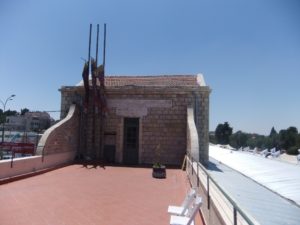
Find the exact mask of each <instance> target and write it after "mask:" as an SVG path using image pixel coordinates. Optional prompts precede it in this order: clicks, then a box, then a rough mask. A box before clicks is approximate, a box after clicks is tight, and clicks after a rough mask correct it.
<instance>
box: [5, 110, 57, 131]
mask: <svg viewBox="0 0 300 225" xmlns="http://www.w3.org/2000/svg"><path fill="white" fill-rule="evenodd" d="M53 123H54V120H53V119H52V118H51V117H50V115H49V113H47V112H39V111H36V112H26V113H25V115H17V116H8V117H7V118H6V124H5V129H7V130H11V131H35V132H41V131H43V130H46V129H48V128H49V127H50V126H51V125H53Z"/></svg>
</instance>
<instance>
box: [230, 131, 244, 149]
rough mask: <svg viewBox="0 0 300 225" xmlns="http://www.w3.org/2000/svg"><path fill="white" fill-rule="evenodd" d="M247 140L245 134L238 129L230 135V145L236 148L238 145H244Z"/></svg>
mask: <svg viewBox="0 0 300 225" xmlns="http://www.w3.org/2000/svg"><path fill="white" fill-rule="evenodd" d="M247 140H248V137H247V134H245V133H243V132H242V131H240V130H239V131H237V132H236V133H234V134H233V135H231V136H230V145H231V146H233V147H235V148H237V149H238V148H240V147H245V146H246V143H247Z"/></svg>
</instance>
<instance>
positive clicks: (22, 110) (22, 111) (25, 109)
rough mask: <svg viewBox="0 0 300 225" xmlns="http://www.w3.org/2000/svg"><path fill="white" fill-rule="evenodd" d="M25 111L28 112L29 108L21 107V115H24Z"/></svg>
mask: <svg viewBox="0 0 300 225" xmlns="http://www.w3.org/2000/svg"><path fill="white" fill-rule="evenodd" d="M27 112H30V111H29V109H27V108H24V109H21V116H24V115H25V113H27Z"/></svg>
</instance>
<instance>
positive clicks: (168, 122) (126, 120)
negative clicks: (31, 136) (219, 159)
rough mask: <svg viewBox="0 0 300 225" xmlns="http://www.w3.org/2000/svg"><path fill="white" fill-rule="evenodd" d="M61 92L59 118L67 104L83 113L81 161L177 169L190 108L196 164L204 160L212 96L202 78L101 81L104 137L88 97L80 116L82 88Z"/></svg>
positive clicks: (177, 76)
mask: <svg viewBox="0 0 300 225" xmlns="http://www.w3.org/2000/svg"><path fill="white" fill-rule="evenodd" d="M60 91H61V118H64V117H65V116H66V115H67V112H68V110H69V108H70V105H71V104H74V103H75V104H76V105H77V106H79V108H80V109H81V110H80V113H79V116H78V120H80V131H79V134H80V135H79V136H80V138H79V140H78V149H77V151H78V153H79V154H80V155H83V156H84V157H87V158H103V157H104V158H106V159H109V160H111V161H113V162H117V163H124V164H152V163H155V162H160V163H164V164H174V165H179V164H181V163H182V161H183V158H184V155H185V154H186V151H187V142H188V140H187V109H188V108H193V111H194V114H193V115H194V121H195V125H196V128H197V136H198V142H199V143H198V146H199V160H200V161H201V162H206V161H207V160H208V128H209V123H208V121H209V94H210V91H211V90H210V88H209V87H208V86H206V84H205V81H204V78H203V76H202V75H201V74H199V75H165V76H108V77H105V101H106V110H105V115H104V120H103V131H102V132H103V133H101V126H100V124H101V119H100V115H99V112H97V111H98V109H97V108H96V109H94V108H93V107H94V105H93V104H94V102H95V101H96V100H95V99H94V98H93V95H92V93H91V94H90V101H89V105H88V108H87V110H84V107H83V99H84V95H85V91H84V87H83V83H82V82H80V83H79V84H78V85H76V86H64V87H62V88H61V89H60ZM90 91H91V92H92V90H90ZM100 139H101V140H100ZM101 143H102V144H101ZM101 146H102V147H101Z"/></svg>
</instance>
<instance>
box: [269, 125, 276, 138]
mask: <svg viewBox="0 0 300 225" xmlns="http://www.w3.org/2000/svg"><path fill="white" fill-rule="evenodd" d="M277 134H278V133H277V131H276V130H275V128H274V127H272V129H271V132H270V135H269V137H274V136H276V135H277Z"/></svg>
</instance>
